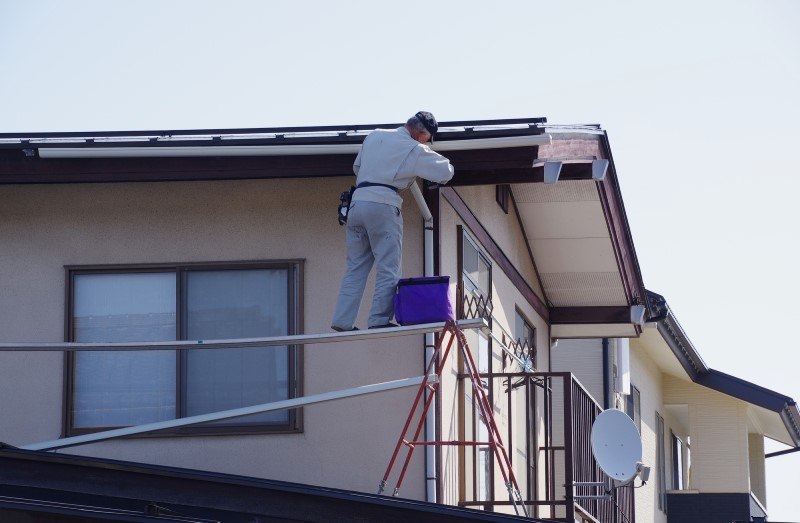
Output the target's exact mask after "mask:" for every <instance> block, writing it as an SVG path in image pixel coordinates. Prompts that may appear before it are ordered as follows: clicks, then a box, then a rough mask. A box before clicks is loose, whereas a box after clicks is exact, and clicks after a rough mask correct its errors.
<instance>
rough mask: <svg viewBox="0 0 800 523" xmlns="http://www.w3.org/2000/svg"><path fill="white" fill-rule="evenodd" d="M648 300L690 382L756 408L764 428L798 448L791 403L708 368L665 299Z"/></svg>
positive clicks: (799, 420)
mask: <svg viewBox="0 0 800 523" xmlns="http://www.w3.org/2000/svg"><path fill="white" fill-rule="evenodd" d="M647 296H648V305H649V308H650V313H651V318H650V320H649V321H650V322H655V323H656V324H657V327H658V332H659V333H660V334H661V336H662V337H663V339H664V340H665V341H666V343H667V345H668V346H669V347H670V349H672V353H673V354H674V355H675V357H676V358H677V359H678V362H679V363H680V364H681V366H682V368H683V370H684V371H685V373H686V374H687V375H688V376H689V378H691V380H692V381H693V382H695V383H697V384H699V385H702V386H704V387H708V388H710V389H713V390H716V391H718V392H721V393H723V394H727V395H728V396H732V397H734V398H737V399H740V400H742V401H745V402H747V403H749V404H751V405H754V406H756V407H758V408H759V409H761V410H760V412H761V413H762V414H763V416H762V418H764V419H765V421H764V425H765V426H767V427H770V426H772V427H775V426H776V425H780V426H781V428H783V429H785V431H786V435H788V437H789V438H790V440H791V442H792V443H793V444H794V446H795V447H800V409H798V405H797V403H796V402H795V401H794V399H792V398H790V397H789V396H785V395H783V394H780V393H777V392H775V391H772V390H770V389H767V388H764V387H761V386H760V385H756V384H755V383H750V382H749V381H745V380H743V379H740V378H737V377H735V376H731V375H729V374H725V373H724V372H720V371H718V370H714V369H712V368H710V367H708V366H707V365H706V363H705V362H704V361H703V359H702V358H701V357H700V354H699V353H698V352H697V350H696V349H695V347H694V344H693V343H692V342H691V340H689V337H688V336H687V335H686V333H685V332H684V330H683V328H681V326H680V323H678V319H677V318H676V317H675V315H674V314H673V312H672V310H671V309H670V308H669V305H668V304H667V301H666V299H665V298H664V297H663V296H661V295H660V294H657V293H655V292H652V291H649V290H648V291H647ZM766 435H767V436H770V437H773V438H775V439H778V440H779V441H781V440H784V443H789V442H788V441H785V437H784V438H780V437H779V436H778V435H776V434H775V433H772V434H770V433H769V432H767V433H766Z"/></svg>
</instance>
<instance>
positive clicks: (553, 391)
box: [460, 372, 635, 523]
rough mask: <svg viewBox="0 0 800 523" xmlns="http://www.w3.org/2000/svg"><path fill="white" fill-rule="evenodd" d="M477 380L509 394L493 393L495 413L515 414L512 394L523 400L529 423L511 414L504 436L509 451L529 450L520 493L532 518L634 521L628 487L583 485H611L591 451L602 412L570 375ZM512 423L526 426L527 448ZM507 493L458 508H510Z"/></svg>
mask: <svg viewBox="0 0 800 523" xmlns="http://www.w3.org/2000/svg"><path fill="white" fill-rule="evenodd" d="M481 378H483V379H485V380H486V382H487V383H488V385H489V388H490V389H492V390H495V391H498V390H500V391H501V392H502V393H503V394H506V395H507V397H506V398H502V399H501V398H499V397H497V394H495V398H494V404H495V406H496V407H495V408H497V409H498V410H499V409H508V410H507V412H513V400H512V398H511V394H512V393H514V392H515V391H516V393H522V394H525V398H527V400H526V405H527V407H528V408H527V409H526V410H527V415H526V418H527V419H525V420H514V419H513V416H509V423H508V427H507V432H506V433H505V434H504V436H505V439H506V441H505V444H506V447H507V448H508V449H514V448H519V447H523V446H524V447H525V448H526V450H527V452H526V454H527V456H528V458H527V462H526V463H525V466H524V468H525V469H526V470H527V472H528V473H527V475H526V477H525V481H524V482H525V484H526V485H527V488H524V489H523V494H524V495H526V496H527V497H526V499H525V501H524V503H525V505H526V506H528V507H529V508H530V511H529V512H530V515H531V516H533V517H539V518H547V519H553V520H557V521H570V522H571V521H575V520H578V521H581V520H584V521H597V522H600V523H635V515H634V514H635V511H634V495H633V492H634V491H633V488H632V486H630V485H628V486H623V487H614V488H606V487H602V486H588V485H581V484H582V483H597V484H607V485H611V482H610V481H609V478H608V477H607V476H606V475H605V474H604V473H603V471H602V470H601V469H600V467H599V466H598V464H597V461H596V460H595V459H594V455H593V454H592V449H591V439H590V437H591V429H592V424H593V423H594V420H595V419H596V418H597V416H598V415H599V414H600V412H602V408H601V407H600V405H599V404H598V403H597V402H596V401H595V400H594V399H593V398H592V397H591V395H590V394H589V393H588V392H587V391H586V390H585V389H584V388H583V387H582V386H581V384H580V383H579V382H578V381H577V380H576V379H575V377H574V376H573V375H572V373H569V372H498V373H482V374H481ZM498 380H500V381H499V382H498ZM538 420H543V423H542V422H541V421H538ZM512 422H513V423H525V424H526V431H525V438H526V442H525V445H522V444H521V443H520V442H518V441H515V440H514V430H512ZM512 465H513V466H514V468H515V470H517V471H520V470H522V469H523V467H522V466H521V465H522V464H519V463H514V462H513V461H512ZM465 480H466V481H470V480H471V478H465ZM542 481H544V484H542ZM576 484H577V485H576ZM505 494H506V493H505V492H500V491H498V492H496V493H493V495H492V496H491V500H490V501H486V500H477V499H466V500H463V501H462V502H461V503H460V504H461V505H462V506H468V507H485V508H486V509H488V510H496V509H498V510H499V509H501V508H502V507H507V506H509V505H511V503H510V502H509V501H507V500H505V499H503V498H504V497H505ZM606 495H607V496H606Z"/></svg>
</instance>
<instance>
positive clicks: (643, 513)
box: [630, 339, 680, 523]
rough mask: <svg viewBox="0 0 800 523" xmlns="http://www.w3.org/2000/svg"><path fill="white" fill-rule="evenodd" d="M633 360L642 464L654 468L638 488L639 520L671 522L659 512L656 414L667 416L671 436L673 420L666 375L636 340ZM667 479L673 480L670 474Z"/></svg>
mask: <svg viewBox="0 0 800 523" xmlns="http://www.w3.org/2000/svg"><path fill="white" fill-rule="evenodd" d="M630 358H631V361H630V364H631V366H630V370H631V384H632V385H633V386H635V387H636V388H638V389H639V393H640V397H641V404H640V407H641V416H642V418H641V419H642V424H641V425H642V430H641V436H642V463H644V464H645V465H647V466H649V467H650V480H649V481H648V482H647V484H646V485H644V486H643V487H641V488H638V489H636V494H635V496H636V521H637V522H638V523H665V522H666V521H667V517H666V514H665V513H664V512H663V511H661V510H659V509H658V489H657V483H658V482H657V481H656V477H657V471H656V468H657V464H658V457H657V454H656V440H657V432H656V412H658V413H659V414H661V415H662V416H663V417H664V424H665V433H666V434H667V435H669V431H670V420H669V419H668V415H667V414H666V412H665V410H664V401H663V395H662V392H661V387H662V374H661V371H660V370H659V369H658V367H657V366H656V364H655V363H654V362H653V360H651V359H650V358H649V357H648V356H647V355H646V354H644V351H643V350H642V349H641V348H640V347H639V346H638V340H636V339H631V340H630ZM676 430H677V429H676ZM678 432H680V431H678ZM665 444H666V442H665ZM667 476H668V478H669V474H668V475H667ZM638 484H639V481H638V480H637V485H638Z"/></svg>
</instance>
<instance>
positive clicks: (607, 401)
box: [603, 338, 611, 409]
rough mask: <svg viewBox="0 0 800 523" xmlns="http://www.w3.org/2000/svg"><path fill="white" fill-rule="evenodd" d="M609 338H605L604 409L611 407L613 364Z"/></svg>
mask: <svg viewBox="0 0 800 523" xmlns="http://www.w3.org/2000/svg"><path fill="white" fill-rule="evenodd" d="M609 356H610V353H609V350H608V338H603V409H610V408H611V394H609V389H610V388H611V372H610V371H611V365H610V361H609Z"/></svg>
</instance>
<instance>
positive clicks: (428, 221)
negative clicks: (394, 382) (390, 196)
mask: <svg viewBox="0 0 800 523" xmlns="http://www.w3.org/2000/svg"><path fill="white" fill-rule="evenodd" d="M411 194H413V195H414V200H415V201H416V202H417V206H418V207H419V211H420V213H421V214H422V219H423V221H424V224H425V232H424V240H425V242H424V250H423V257H424V262H423V263H424V268H423V269H424V275H425V276H433V275H434V274H433V215H432V214H431V211H430V209H428V204H427V203H425V198H424V197H423V196H422V191H421V190H420V188H419V185H417V184H416V183H413V184H411ZM434 348H435V345H434V338H433V333H428V334H425V361H424V362H423V363H422V368H423V370H424V369H426V368H427V365H428V362H429V361H430V360H431V358H432V357H433V352H434ZM428 394H431V392H430V391H429V390H426V391H425V397H426V400H427V397H428ZM435 440H436V402H435V401H432V402H431V406H430V408H429V409H428V412H427V414H426V415H425V441H435ZM436 468H437V467H436V446H435V445H425V500H426V501H430V502H432V503H436V502H437V500H436V481H437V477H436Z"/></svg>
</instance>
